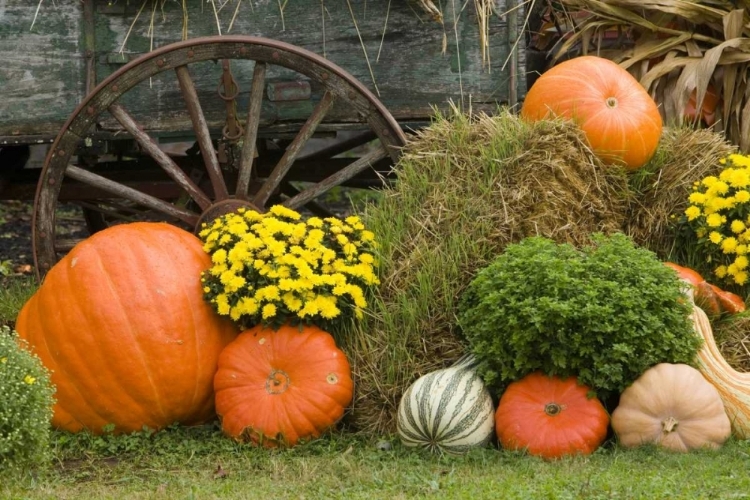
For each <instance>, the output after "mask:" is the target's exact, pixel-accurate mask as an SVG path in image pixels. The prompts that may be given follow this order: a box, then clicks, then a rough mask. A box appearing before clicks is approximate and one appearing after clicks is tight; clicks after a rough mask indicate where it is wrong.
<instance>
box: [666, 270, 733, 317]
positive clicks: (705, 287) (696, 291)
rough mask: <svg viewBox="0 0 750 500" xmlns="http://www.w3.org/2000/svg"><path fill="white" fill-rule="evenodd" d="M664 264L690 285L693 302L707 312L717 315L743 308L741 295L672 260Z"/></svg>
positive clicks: (731, 312)
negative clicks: (712, 282) (722, 287)
mask: <svg viewBox="0 0 750 500" xmlns="http://www.w3.org/2000/svg"><path fill="white" fill-rule="evenodd" d="M664 265H665V266H667V267H671V268H672V269H674V270H675V271H676V272H677V277H678V278H680V279H681V280H683V281H686V282H688V283H690V284H691V285H692V287H693V296H694V297H693V298H694V301H695V303H696V304H698V306H699V307H700V308H701V309H703V310H704V311H705V312H706V313H707V314H710V315H712V316H718V315H720V314H721V313H723V312H726V313H729V314H737V313H741V312H742V311H744V310H745V301H744V300H743V299H742V297H740V296H739V295H737V294H735V293H732V292H728V291H726V290H722V289H721V288H719V287H718V286H716V285H712V284H710V283H708V282H707V281H706V280H704V279H703V276H701V275H700V274H699V273H698V272H697V271H694V270H693V269H690V268H689V267H684V266H680V265H679V264H675V263H674V262H665V263H664Z"/></svg>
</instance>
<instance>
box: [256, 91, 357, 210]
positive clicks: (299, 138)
mask: <svg viewBox="0 0 750 500" xmlns="http://www.w3.org/2000/svg"><path fill="white" fill-rule="evenodd" d="M331 106H333V94H332V93H331V92H329V91H326V93H325V94H324V95H323V98H322V99H321V100H320V102H319V103H318V105H317V106H315V109H314V110H313V112H312V115H310V118H308V119H307V121H306V122H305V124H304V125H303V126H302V129H300V131H299V133H298V134H297V135H296V136H295V137H294V140H293V141H292V143H291V144H289V146H288V147H287V148H286V151H285V152H284V156H282V157H281V159H280V160H279V163H277V164H276V166H275V167H274V169H273V171H272V172H271V174H270V175H269V176H268V179H267V180H266V182H265V183H264V184H263V186H261V188H260V190H259V191H258V193H257V194H256V195H255V197H254V198H253V205H255V206H257V207H260V206H263V205H265V203H266V202H267V201H268V198H269V197H270V196H271V193H273V191H274V190H275V189H276V188H277V187H278V186H279V183H280V182H281V180H282V179H283V178H284V176H285V175H286V174H287V172H288V171H289V169H290V168H292V165H293V164H294V160H296V159H297V156H298V155H299V152H300V151H301V150H302V147H303V146H304V145H305V144H306V143H307V141H308V140H309V139H310V137H312V135H313V133H314V132H315V129H316V128H317V127H318V125H319V124H320V122H321V121H323V118H325V116H326V113H327V112H328V110H329V109H331ZM347 179H348V177H347ZM344 180H346V179H344ZM341 182H343V181H341ZM319 194H320V193H319Z"/></svg>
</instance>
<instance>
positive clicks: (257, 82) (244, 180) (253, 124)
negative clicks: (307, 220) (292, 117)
mask: <svg viewBox="0 0 750 500" xmlns="http://www.w3.org/2000/svg"><path fill="white" fill-rule="evenodd" d="M267 68H268V65H266V64H265V63H258V64H256V65H255V68H254V69H253V82H252V84H251V85H250V104H249V106H248V109H247V119H246V120H245V136H244V138H243V144H242V154H241V156H240V173H239V175H238V176H237V190H236V192H235V194H236V195H237V197H239V198H242V199H245V198H246V197H247V189H248V186H250V178H251V176H252V169H253V158H254V157H255V141H257V139H258V127H259V126H260V111H261V109H262V107H261V104H262V102H263V86H264V85H265V82H266V69H267Z"/></svg>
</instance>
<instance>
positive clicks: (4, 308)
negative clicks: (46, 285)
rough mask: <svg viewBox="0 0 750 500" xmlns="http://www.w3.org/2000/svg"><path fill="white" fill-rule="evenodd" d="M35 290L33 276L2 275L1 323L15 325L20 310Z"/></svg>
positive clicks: (0, 280) (0, 281) (0, 296)
mask: <svg viewBox="0 0 750 500" xmlns="http://www.w3.org/2000/svg"><path fill="white" fill-rule="evenodd" d="M35 291H36V281H35V278H34V277H33V276H0V325H8V326H10V327H13V325H14V324H15V321H16V316H17V315H18V311H20V310H21V307H22V306H23V305H24V304H25V303H26V301H27V300H28V299H29V297H31V295H32V294H33V293H34V292H35Z"/></svg>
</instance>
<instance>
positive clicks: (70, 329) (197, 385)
mask: <svg viewBox="0 0 750 500" xmlns="http://www.w3.org/2000/svg"><path fill="white" fill-rule="evenodd" d="M210 265H211V262H210V259H209V257H208V255H207V254H206V253H205V252H204V251H203V249H202V246H201V242H200V240H199V239H198V238H197V237H195V236H194V235H192V234H190V233H188V232H187V231H183V230H182V229H179V228H177V227H175V226H172V225H169V224H163V223H148V222H143V223H140V222H139V223H132V224H123V225H118V226H113V227H111V228H108V229H105V230H103V231H100V232H98V233H96V234H94V235H93V236H91V237H90V238H88V239H86V240H84V241H83V242H81V243H79V244H78V245H76V247H75V248H73V250H71V252H70V253H68V255H67V256H65V257H64V258H63V259H62V260H60V261H59V262H58V263H57V264H56V265H55V266H54V267H53V268H52V269H51V270H50V271H49V273H48V274H47V275H46V277H45V279H44V282H43V284H42V285H41V286H40V288H39V289H38V290H37V292H36V293H35V294H34V295H33V296H32V297H31V298H30V299H29V301H28V302H27V303H26V304H25V305H24V306H23V308H22V310H21V312H20V314H19V316H18V320H17V322H16V329H17V330H18V332H19V334H20V336H21V337H23V338H25V339H26V340H28V341H29V343H30V344H31V345H32V346H33V347H34V348H35V350H36V353H37V354H38V355H39V357H40V358H41V360H42V362H43V363H44V364H45V365H46V366H47V368H49V369H51V370H52V382H53V383H54V384H55V386H56V387H57V394H56V398H57V403H56V405H55V408H54V418H53V421H52V423H53V425H54V426H55V427H58V428H60V429H64V430H68V431H73V432H77V431H80V430H82V429H88V430H90V431H92V432H94V433H100V432H102V430H103V427H105V426H109V425H114V432H132V431H138V430H141V429H142V428H143V426H148V427H149V428H151V429H159V428H163V427H165V426H169V425H172V424H174V423H177V422H179V423H181V424H185V425H190V424H199V423H203V422H206V421H209V420H210V419H212V418H215V415H216V414H215V412H214V398H213V385H212V384H213V376H214V373H215V372H216V365H217V360H218V357H219V353H220V352H221V350H222V349H223V348H224V346H225V345H227V344H228V343H229V342H230V341H231V340H232V339H234V338H235V337H236V335H237V331H236V329H235V327H234V326H233V325H232V324H231V323H230V322H228V321H226V320H224V319H222V318H220V317H219V316H218V315H217V314H216V313H214V311H213V310H212V309H211V308H210V306H209V305H208V304H206V303H205V302H204V300H203V295H202V293H203V292H202V289H201V283H200V274H201V271H203V270H204V269H207V268H208V267H210Z"/></svg>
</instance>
